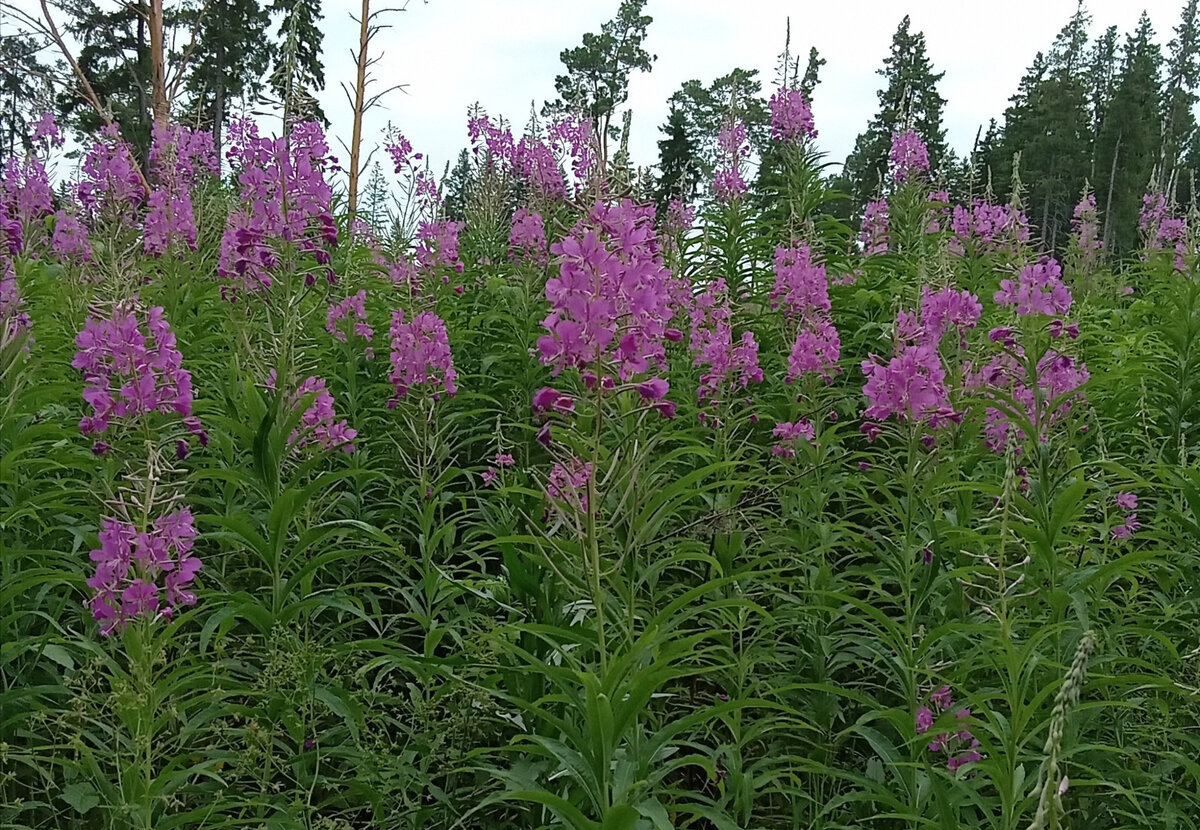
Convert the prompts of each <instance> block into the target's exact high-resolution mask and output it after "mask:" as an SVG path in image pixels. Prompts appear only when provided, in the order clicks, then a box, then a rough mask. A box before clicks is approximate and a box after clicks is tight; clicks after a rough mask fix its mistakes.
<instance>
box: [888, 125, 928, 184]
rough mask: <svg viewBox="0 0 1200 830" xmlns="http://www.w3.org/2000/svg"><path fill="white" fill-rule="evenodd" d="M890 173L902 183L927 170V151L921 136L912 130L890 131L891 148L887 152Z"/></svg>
mask: <svg viewBox="0 0 1200 830" xmlns="http://www.w3.org/2000/svg"><path fill="white" fill-rule="evenodd" d="M888 160H889V161H890V162H891V165H892V175H893V176H894V177H895V179H896V181H897V182H900V183H902V184H903V183H904V182H907V181H911V180H912V179H914V178H916V177H917V175H918V174H920V173H927V172H929V151H928V149H926V147H925V142H924V141H922V140H921V136H920V135H918V134H917V133H916V132H915V131H913V130H905V131H903V132H896V133H892V149H891V152H890V153H889V154H888Z"/></svg>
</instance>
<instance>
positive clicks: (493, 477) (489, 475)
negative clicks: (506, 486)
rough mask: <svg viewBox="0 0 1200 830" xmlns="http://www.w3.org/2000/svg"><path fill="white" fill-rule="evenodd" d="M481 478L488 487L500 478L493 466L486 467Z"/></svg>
mask: <svg viewBox="0 0 1200 830" xmlns="http://www.w3.org/2000/svg"><path fill="white" fill-rule="evenodd" d="M481 478H482V479H483V483H484V484H486V485H488V486H489V487H490V486H492V485H493V484H495V483H496V482H497V481H499V480H500V473H498V472H497V471H496V468H495V467H488V468H487V469H486V470H484V471H483V474H482V476H481Z"/></svg>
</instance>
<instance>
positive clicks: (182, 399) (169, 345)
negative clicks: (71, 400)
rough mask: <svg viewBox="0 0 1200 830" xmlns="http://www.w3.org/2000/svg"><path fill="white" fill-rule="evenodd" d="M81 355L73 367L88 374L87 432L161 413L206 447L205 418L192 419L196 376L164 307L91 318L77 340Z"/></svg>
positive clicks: (85, 394)
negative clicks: (143, 316) (179, 420)
mask: <svg viewBox="0 0 1200 830" xmlns="http://www.w3.org/2000/svg"><path fill="white" fill-rule="evenodd" d="M75 345H76V346H78V347H79V351H78V352H77V353H76V354H75V359H74V360H73V361H72V363H71V365H72V366H74V367H75V368H76V369H79V370H81V371H82V372H83V380H84V387H83V399H84V400H85V401H87V403H88V404H89V405H90V406H91V407H92V414H91V415H87V416H85V417H84V418H83V419H82V420H80V422H79V429H80V430H81V431H82V432H83V433H84V434H85V435H90V434H99V433H102V432H104V431H105V430H106V429H108V427H109V425H110V424H111V423H112V422H113V421H114V420H121V421H128V420H130V419H133V418H138V417H140V416H144V415H148V414H149V413H151V412H162V413H167V414H173V415H178V416H180V417H181V418H182V419H183V425H184V427H185V428H186V429H187V430H188V431H189V432H191V433H192V434H193V435H198V436H199V437H200V442H201V443H202V444H204V443H207V435H206V434H205V432H204V430H203V428H202V427H201V424H200V419H199V418H196V417H195V416H193V415H192V376H191V373H190V372H188V371H187V370H186V369H184V368H183V355H182V354H180V352H179V349H178V347H177V346H176V343H175V334H174V333H173V332H172V331H171V327H170V325H169V324H168V323H167V319H166V317H165V316H164V315H163V309H162V307H161V306H155V307H154V308H151V309H150V311H149V312H148V313H147V315H146V331H145V332H143V331H142V329H141V326H140V324H139V320H138V318H137V315H136V314H134V312H132V311H127V310H122V309H120V308H114V309H113V314H112V317H111V318H108V319H98V318H95V317H93V318H90V319H89V320H88V321H87V323H86V324H85V325H84V328H83V331H81V332H80V333H79V335H78V336H77V337H76V338H75Z"/></svg>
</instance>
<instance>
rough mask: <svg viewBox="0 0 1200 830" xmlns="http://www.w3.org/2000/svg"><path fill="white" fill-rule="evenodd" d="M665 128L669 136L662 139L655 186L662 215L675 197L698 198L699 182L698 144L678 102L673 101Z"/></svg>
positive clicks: (655, 200) (655, 199) (684, 199)
mask: <svg viewBox="0 0 1200 830" xmlns="http://www.w3.org/2000/svg"><path fill="white" fill-rule="evenodd" d="M661 129H662V131H663V133H664V134H665V135H666V138H664V139H663V140H662V141H660V142H658V181H657V182H656V183H655V188H654V202H655V204H656V205H657V207H658V214H659V215H660V216H662V215H664V214H665V212H666V209H667V205H668V204H669V203H670V201H671V200H672V199H680V200H682V201H684V202H685V203H686V202H688V201H690V200H691V199H693V198H695V195H696V186H697V184H698V183H699V177H698V175H697V165H698V163H699V160H698V159H697V157H696V145H695V143H694V142H693V141H692V138H691V136H690V135H688V129H687V119H686V117H685V116H684V113H683V110H682V109H680V108H679V106H678V105H675V104H672V105H671V111H670V113H669V114H668V115H667V123H666V124H664V125H663V126H662V128H661Z"/></svg>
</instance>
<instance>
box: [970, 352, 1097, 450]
mask: <svg viewBox="0 0 1200 830" xmlns="http://www.w3.org/2000/svg"><path fill="white" fill-rule="evenodd" d="M1003 331H1005V330H993V332H992V333H991V335H992V336H994V337H995V336H998V335H997V332H1003ZM1007 345H1008V348H1007V349H1006V350H1005V351H1002V352H999V353H998V354H996V355H995V356H994V357H993V358H992V359H991V360H990V361H989V362H988V363H987V364H985V365H984V366H982V367H981V368H980V369H979V370H978V371H976V372H973V373H971V374H970V375H968V377H967V379H966V382H967V385H968V386H971V387H974V388H978V389H981V390H984V391H985V392H997V391H998V392H1001V393H1003V394H1004V395H1005V396H1006V399H1007V398H1011V399H1012V401H1013V402H1014V403H1015V404H1016V406H1017V407H1018V409H1019V411H1020V413H1021V416H1022V418H1023V419H1024V420H1025V421H1027V422H1028V423H1030V424H1032V425H1033V429H1034V430H1035V431H1036V432H1037V440H1039V441H1041V442H1045V441H1047V440H1049V430H1050V427H1051V426H1053V425H1054V424H1055V423H1057V422H1058V421H1061V420H1062V419H1063V418H1065V417H1066V415H1067V414H1068V413H1069V412H1070V410H1071V407H1072V405H1073V404H1074V402H1075V401H1076V400H1082V398H1083V395H1082V393H1077V392H1076V390H1078V389H1079V387H1080V386H1082V385H1083V384H1085V383H1087V381H1088V378H1089V375H1088V370H1087V367H1086V366H1084V365H1083V364H1082V363H1077V362H1076V360H1075V358H1074V357H1072V356H1070V355H1067V354H1062V353H1060V352H1057V351H1055V350H1054V349H1050V350H1048V351H1047V352H1046V353H1045V354H1044V355H1043V356H1042V357H1041V359H1039V360H1038V362H1037V366H1036V368H1035V369H1034V375H1035V376H1036V379H1035V378H1031V377H1029V371H1028V369H1027V368H1026V365H1025V364H1026V360H1025V351H1024V349H1023V348H1022V347H1021V346H1020V345H1019V344H1016V343H1014V342H1012V341H1009V342H1008V343H1007ZM1008 406H1009V404H1007V402H1006V403H1005V404H1004V409H1002V408H999V407H989V408H988V410H987V412H986V414H985V416H984V443H985V444H986V445H987V447H988V449H991V450H992V451H994V452H1003V451H1004V449H1005V448H1006V447H1007V446H1008V445H1009V443H1010V442H1011V441H1013V440H1014V439H1016V438H1028V437H1029V436H1028V435H1027V434H1026V430H1025V428H1024V426H1023V425H1021V424H1020V423H1014V422H1013V419H1012V418H1011V417H1010V416H1009V413H1008V412H1007V411H1006V409H1007V407H1008ZM1015 451H1016V452H1017V454H1020V452H1021V448H1020V447H1016V448H1015Z"/></svg>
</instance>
